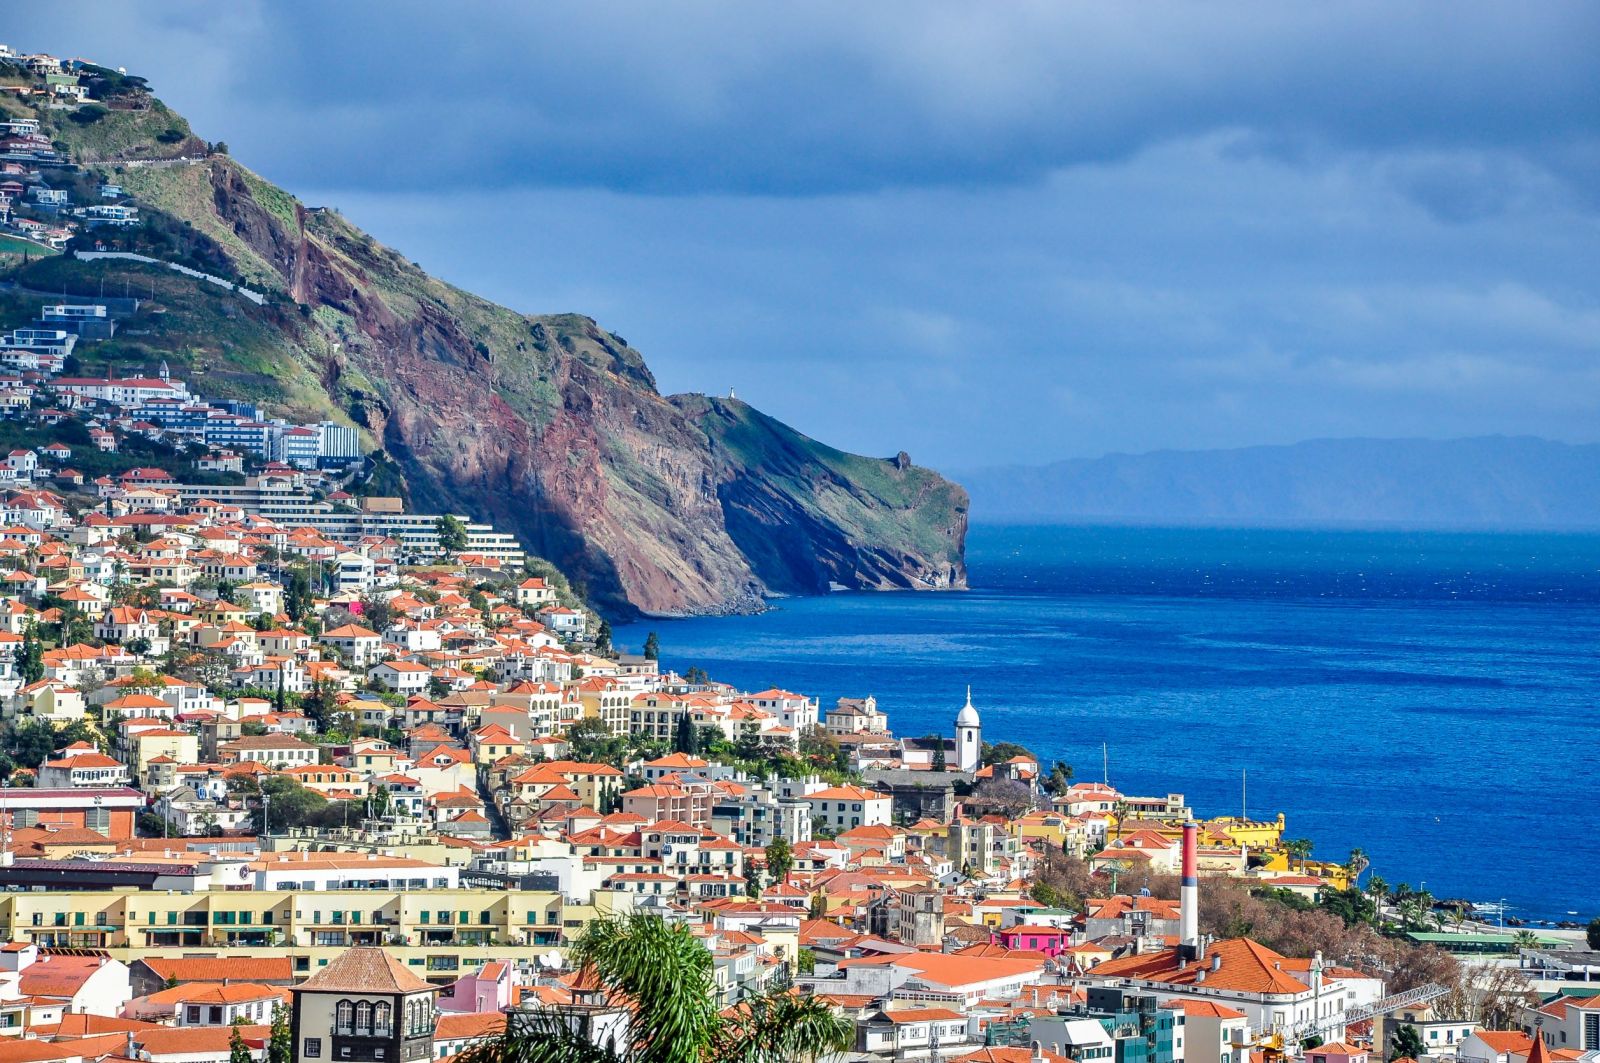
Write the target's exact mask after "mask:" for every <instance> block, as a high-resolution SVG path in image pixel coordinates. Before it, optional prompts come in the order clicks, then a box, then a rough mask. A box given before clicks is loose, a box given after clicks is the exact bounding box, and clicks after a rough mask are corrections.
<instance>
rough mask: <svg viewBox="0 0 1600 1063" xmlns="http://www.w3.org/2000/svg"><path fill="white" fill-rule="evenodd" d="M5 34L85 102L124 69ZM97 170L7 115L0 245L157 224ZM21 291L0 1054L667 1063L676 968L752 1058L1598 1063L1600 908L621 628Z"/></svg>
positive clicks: (287, 433)
mask: <svg viewBox="0 0 1600 1063" xmlns="http://www.w3.org/2000/svg"><path fill="white" fill-rule="evenodd" d="M0 63H3V64H5V65H6V66H7V67H9V68H15V69H20V70H26V71H27V72H28V73H29V75H30V80H29V81H28V82H27V84H25V85H23V86H22V89H26V91H27V93H29V94H43V97H42V99H43V105H44V106H48V107H53V108H62V109H69V110H70V109H80V108H88V107H93V106H96V104H95V102H94V98H93V95H92V92H91V86H93V85H95V84H97V83H104V82H106V81H107V80H108V78H109V77H110V76H111V75H114V74H115V72H111V71H105V70H103V68H98V67H94V66H93V65H92V64H86V63H85V62H83V61H82V60H69V59H60V58H57V57H53V56H48V55H41V54H17V53H13V52H12V51H11V50H10V49H9V48H5V47H4V46H0ZM118 76H120V75H118ZM9 91H14V92H17V91H20V89H18V88H17V87H12V88H11V89H10V90H9ZM82 177H83V175H82V174H81V173H78V172H76V171H74V170H71V167H70V165H69V163H68V161H67V160H65V159H64V158H63V157H62V155H61V153H60V152H59V150H58V149H57V148H56V147H55V146H54V145H53V144H52V142H51V141H50V139H49V138H48V137H47V136H44V135H42V134H41V133H40V129H39V124H38V122H37V121H33V120H30V119H13V120H11V121H9V122H0V233H4V234H6V235H10V236H14V237H16V238H18V239H22V240H25V241H29V242H31V243H32V244H34V245H37V246H39V247H40V248H44V249H50V250H58V249H63V248H66V247H67V246H68V244H69V243H71V242H72V241H73V240H75V239H78V238H80V237H82V236H83V235H84V234H92V233H94V232H96V231H99V230H114V229H117V228H119V227H126V226H131V225H136V224H138V223H139V208H138V206H137V205H136V204H135V203H133V202H131V201H130V200H129V198H128V197H127V195H126V193H125V191H124V189H123V188H122V187H121V186H119V185H116V184H112V183H99V184H96V185H95V186H94V188H93V195H94V197H95V198H94V200H93V201H90V200H88V199H86V198H85V187H86V186H84V185H83V182H82ZM80 250H81V249H80ZM83 253H84V254H95V253H111V254H116V253H117V252H104V251H102V252H93V251H83ZM89 261H92V259H91V260H89ZM146 261H150V260H146ZM213 280H216V281H217V282H218V283H222V284H225V285H229V286H231V284H232V282H229V281H226V280H225V279H221V278H213ZM238 294H240V295H241V296H242V297H245V298H248V297H249V294H250V293H249V290H248V289H241V290H239V292H238ZM12 295H13V296H14V298H16V299H18V300H21V301H22V302H21V303H19V304H18V305H23V304H25V305H26V306H27V307H28V308H29V320H28V321H27V323H26V324H17V325H16V326H15V327H11V328H10V330H9V331H6V332H5V333H4V334H3V335H0V428H4V429H7V430H10V429H15V430H16V434H15V435H10V436H7V437H6V438H8V439H12V440H14V442H15V445H13V446H9V448H8V449H9V452H8V453H5V454H4V455H3V456H0V710H3V711H0V715H3V719H0V733H3V739H4V741H3V743H0V935H3V940H0V1063H56V1061H60V1063H138V1061H146V1063H250V1061H259V1063H300V1061H316V1063H322V1061H324V1060H327V1061H334V1063H340V1061H355V1063H394V1061H405V1063H415V1061H421V1060H447V1059H448V1060H457V1059H459V1060H461V1061H462V1063H487V1061H489V1060H509V1059H510V1058H511V1056H512V1055H513V1047H512V1042H513V1041H514V1039H515V1038H518V1037H532V1038H533V1039H535V1040H536V1041H537V1040H538V1039H540V1038H543V1039H544V1042H545V1043H546V1044H547V1046H548V1045H564V1044H565V1043H566V1041H567V1040H570V1041H572V1042H574V1043H575V1045H576V1047H575V1048H573V1050H572V1052H571V1053H570V1054H566V1055H556V1054H551V1055H540V1054H538V1053H537V1052H527V1053H525V1054H523V1055H519V1056H517V1058H518V1059H522V1060H535V1059H537V1060H540V1061H549V1063H555V1061H556V1060H558V1059H563V1060H564V1059H572V1060H584V1061H587V1063H600V1061H603V1060H614V1059H632V1058H639V1059H650V1060H657V1059H660V1060H666V1059H669V1058H670V1059H674V1060H676V1059H679V1058H689V1057H687V1056H678V1055H672V1056H669V1055H666V1054H664V1053H659V1052H658V1053H657V1054H654V1055H651V1054H648V1053H647V1052H646V1051H645V1049H646V1048H648V1047H650V1046H651V1045H652V1044H654V1045H655V1046H656V1047H657V1048H659V1047H660V1046H661V1045H662V1044H666V1043H669V1042H672V1041H673V1040H674V1039H687V1038H688V1037H689V1033H688V1032H686V1031H684V1030H683V1029H680V1028H678V1027H671V1026H669V1025H667V1024H665V1023H662V1022H661V1019H662V1014H661V1011H662V1010H664V1009H656V1008H655V1007H654V1004H655V1003H656V1002H657V998H658V997H659V998H664V999H668V1000H673V999H674V998H672V997H671V994H672V992H673V990H674V987H676V988H677V989H678V990H680V991H685V990H686V991H687V993H688V994H689V996H691V997H695V998H696V999H693V1000H690V1001H689V1003H688V1004H684V1005H683V1006H682V1010H685V1011H694V1010H695V1008H697V1007H698V1008H703V1009H704V1010H705V1012H706V1013H705V1015H704V1016H703V1019H704V1021H703V1023H702V1024H701V1026H700V1027H699V1029H700V1032H701V1033H703V1034H705V1038H706V1041H707V1043H711V1042H714V1041H716V1040H717V1038H718V1037H725V1038H730V1039H732V1040H727V1041H725V1042H722V1043H734V1042H735V1041H737V1038H736V1037H735V1036H734V1035H733V1034H730V1033H728V1031H730V1030H734V1031H738V1030H748V1029H749V1028H751V1027H753V1026H754V1025H756V1023H755V1021H754V1020H758V1019H762V1018H767V1019H771V1018H772V1017H774V1016H778V1017H783V1016H788V1017H790V1018H791V1019H792V1020H793V1021H792V1023H791V1024H790V1026H789V1031H790V1035H783V1034H773V1035H771V1039H770V1040H769V1041H766V1042H763V1044H762V1046H761V1047H759V1048H748V1047H747V1048H740V1049H738V1050H737V1051H733V1050H730V1051H728V1052H726V1053H724V1054H723V1055H720V1056H716V1055H714V1054H711V1053H709V1052H708V1053H707V1054H706V1055H705V1056H704V1058H707V1059H710V1058H726V1059H738V1060H741V1061H742V1060H750V1061H752V1063H754V1061H760V1063H778V1061H780V1060H787V1059H812V1060H816V1059H827V1060H840V1061H843V1060H850V1061H858V1063H902V1061H906V1063H921V1061H926V1063H952V1061H954V1063H1069V1061H1073V1063H1184V1061H1189V1063H1289V1061H1304V1063H1390V1061H1398V1063H1580V1061H1581V1063H1594V1061H1596V1060H1600V921H1597V925H1593V926H1591V927H1590V928H1589V933H1588V936H1587V938H1585V937H1584V936H1583V935H1582V934H1572V933H1566V934H1557V935H1551V934H1548V933H1546V934H1540V933H1534V932H1533V931H1530V930H1526V929H1524V930H1517V929H1516V928H1512V930H1511V931H1506V930H1504V929H1502V928H1501V927H1496V926H1491V925H1489V924H1488V923H1487V922H1486V921H1485V918H1484V913H1481V912H1476V911H1473V910H1471V909H1470V908H1469V907H1467V906H1465V905H1462V904H1455V905H1452V904H1441V903H1439V902H1437V901H1436V900H1435V899H1434V898H1432V897H1431V896H1430V895H1429V894H1427V892H1426V890H1425V888H1422V887H1419V888H1417V889H1412V888H1410V887H1409V886H1404V885H1398V884H1397V885H1394V886H1391V885H1390V884H1388V883H1386V882H1384V881H1383V880H1382V879H1381V878H1379V876H1378V875H1377V873H1376V871H1375V869H1374V868H1372V867H1371V865H1370V863H1369V861H1368V860H1367V859H1366V857H1365V856H1364V855H1363V854H1362V853H1361V852H1360V851H1359V850H1358V851H1356V852H1352V853H1350V854H1349V855H1348V857H1347V858H1343V859H1338V860H1331V859H1313V858H1312V853H1313V852H1314V851H1315V847H1314V845H1313V843H1312V842H1311V841H1309V840H1307V839H1304V838H1297V837H1293V836H1291V835H1290V833H1289V829H1288V823H1287V819H1286V817H1285V816H1284V815H1283V814H1281V813H1280V814H1276V815H1274V816H1271V817H1269V818H1264V819H1255V818H1246V817H1245V816H1244V815H1243V814H1241V815H1238V816H1234V815H1219V814H1212V810H1206V809H1197V808H1193V807H1191V806H1190V804H1189V802H1188V801H1187V799H1186V798H1185V795H1184V794H1183V793H1182V792H1178V790H1177V789H1174V790H1173V791H1171V792H1166V793H1156V794H1139V793H1132V792H1124V791H1123V790H1121V789H1119V788H1118V787H1117V786H1116V785H1113V783H1112V780H1111V779H1110V778H1108V777H1106V776H1105V774H1104V773H1102V776H1101V777H1100V778H1099V779H1093V778H1081V777H1079V776H1078V775H1077V774H1076V773H1075V772H1074V769H1073V767H1072V766H1071V765H1067V764H1064V763H1062V762H1059V761H1050V760H1047V759H1042V758H1041V757H1040V756H1038V755H1037V754H1036V753H1035V751H1031V750H1028V749H1025V748H1023V747H1021V746H1019V745H1016V744H1014V743H1013V742H1010V741H1008V740H1007V736H1005V735H1003V734H994V733H992V732H991V731H990V730H989V729H987V728H986V727H985V725H984V720H983V706H984V704H985V698H984V691H983V686H982V683H981V679H980V680H979V682H978V685H976V686H974V687H969V688H967V689H966V690H964V691H958V690H955V689H952V690H951V691H950V692H949V702H950V715H949V720H950V723H949V727H948V733H946V734H932V735H920V736H909V735H904V734H896V732H895V730H894V728H893V727H892V726H891V720H890V713H891V711H893V710H894V708H895V706H892V705H880V703H879V702H878V700H877V699H876V698H875V697H874V696H872V694H870V693H869V692H867V691H848V692H840V691H832V692H829V693H828V695H827V696H824V695H822V694H821V693H818V692H795V691H791V690H788V689H785V688H784V687H783V686H781V685H778V684H782V683H783V682H784V679H783V677H782V676H772V677H771V678H770V680H766V681H770V682H771V683H773V684H774V685H773V686H771V687H767V688H765V689H758V690H750V689H742V688H740V687H739V686H737V685H734V684H730V683H727V682H722V681H719V679H718V678H717V677H715V676H712V675H709V674H707V673H706V672H705V671H704V670H703V669H701V668H699V667H696V666H694V665H693V664H692V663H691V662H688V661H682V662H673V661H672V660H671V655H670V646H668V647H663V645H662V640H660V639H658V638H657V636H656V635H655V634H652V635H650V637H649V638H648V640H647V641H645V643H644V644H643V645H641V646H637V647H623V646H619V645H617V644H615V641H614V639H613V633H612V630H611V627H610V625H609V623H608V622H607V621H606V620H605V619H604V618H602V617H601V616H600V615H599V614H597V613H596V612H595V611H594V610H593V609H592V608H591V607H590V605H589V604H588V603H587V602H586V601H585V600H584V596H583V594H582V590H581V588H575V587H573V586H572V585H570V584H569V583H568V582H567V580H566V579H565V578H564V577H563V576H562V575H561V573H560V572H558V571H556V569H555V568H553V567H552V566H549V565H547V564H545V563H544V562H542V561H540V560H539V559H538V558H536V557H533V556H531V555H530V554H529V553H528V552H527V551H526V550H525V549H524V545H523V544H522V543H521V542H519V541H518V540H517V539H516V537H515V536H512V535H510V534H508V533H506V532H503V531H500V530H497V529H496V528H495V527H494V526H493V524H491V523H489V522H480V521H478V520H475V519H474V516H473V515H471V514H460V513H430V512H420V511H417V510H416V509H414V508H413V507H411V506H408V505H407V504H406V502H405V500H404V499H403V498H402V497H400V496H399V495H398V494H393V493H387V492H385V491H383V490H379V489H376V488H375V487H374V484H375V479H374V470H373V469H372V468H371V464H370V463H371V460H372V459H371V457H370V456H368V455H365V454H364V453H363V445H362V436H361V432H360V430H358V428H357V427H355V426H354V425H353V424H349V423H345V421H343V420H337V419H331V418H330V419H319V420H309V419H301V420H291V419H288V418H283V417H273V416H269V413H268V411H267V409H266V408H265V407H264V406H263V404H259V403H252V402H247V401H243V400H235V399H226V398H220V397H215V396H213V397H209V398H208V397H206V396H205V395H203V394H202V392H203V391H204V390H206V389H205V385H204V378H203V377H200V376H196V377H195V378H193V379H186V378H185V376H184V373H183V372H182V371H181V370H180V371H178V372H174V371H173V370H172V368H171V367H170V366H169V365H168V364H167V363H166V362H165V361H162V362H160V363H159V364H152V365H149V366H147V367H144V368H141V369H139V370H138V371H136V372H135V371H131V370H130V371H126V372H123V373H122V374H121V375H118V374H117V373H115V372H113V371H112V370H111V368H110V367H109V366H107V367H105V371H104V372H103V373H102V374H101V375H94V374H89V373H87V372H86V371H85V370H84V369H83V363H84V361H85V360H86V359H88V358H90V353H89V352H90V351H91V350H92V348H93V346H94V344H96V343H100V342H104V341H108V340H111V339H112V338H114V337H115V336H116V335H117V334H118V330H119V328H121V327H122V325H121V323H122V322H124V321H126V320H127V319H128V318H130V317H131V316H132V315H136V314H138V313H139V311H140V305H139V300H138V299H137V298H135V297H133V296H124V297H122V298H115V297H112V298H100V297H96V298H89V297H83V298H81V299H80V298H78V297H73V298H70V299H69V298H65V297H59V298H58V297H47V296H46V294H45V293H32V292H13V293H12ZM124 368H126V367H124ZM664 630H666V631H667V632H668V639H667V640H666V641H668V642H670V629H666V628H664ZM680 668H681V671H680V670H679V669H680ZM1218 740H1221V739H1220V737H1219V738H1218ZM1171 785H1172V786H1173V787H1174V788H1181V787H1182V786H1183V780H1181V779H1173V780H1171ZM1585 946H1587V947H1585ZM630 953H631V954H632V955H634V956H636V957H639V958H642V959H641V962H642V964H643V965H644V966H645V967H647V968H648V970H647V971H646V974H649V972H650V971H667V972H671V973H673V974H674V977H673V978H661V977H656V978H650V977H644V976H641V975H640V974H639V971H638V969H637V967H638V965H635V968H634V969H631V970H630V968H629V965H628V963H627V962H626V961H627V957H628V955H629V954H630ZM658 961H659V962H660V963H661V964H662V965H663V966H661V967H659V968H657V967H655V966H653V965H655V964H657V962H658ZM674 965H677V966H674ZM679 974H681V975H682V976H683V977H682V978H678V977H677V975H679ZM664 982H667V983H670V984H663V983H664ZM676 1003H681V999H680V1000H677V1001H676ZM785 1009H791V1010H785ZM780 1025H781V1024H780ZM813 1030H820V1031H823V1033H822V1034H819V1035H818V1037H817V1038H816V1039H815V1040H806V1039H805V1038H803V1037H801V1036H800V1034H801V1033H803V1032H808V1031H813ZM708 1031H709V1032H708ZM523 1048H524V1049H525V1048H526V1045H523ZM629 1048H631V1050H632V1051H631V1053H630V1052H629V1051H626V1050H627V1049H629ZM552 1051H553V1050H552Z"/></svg>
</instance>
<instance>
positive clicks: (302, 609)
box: [283, 568, 316, 624]
mask: <svg viewBox="0 0 1600 1063" xmlns="http://www.w3.org/2000/svg"><path fill="white" fill-rule="evenodd" d="M315 610H316V601H315V599H314V597H313V596H312V593H311V577H310V576H308V575H306V570H305V569H304V568H297V569H295V571H294V574H293V575H291V576H290V577H289V588H288V591H287V593H285V594H284V596H283V611H284V612H285V613H287V614H289V619H290V620H292V621H294V622H295V623H296V624H298V623H300V622H301V621H303V620H304V619H305V618H306V617H307V616H310V615H311V614H312V613H313V612H314V611H315Z"/></svg>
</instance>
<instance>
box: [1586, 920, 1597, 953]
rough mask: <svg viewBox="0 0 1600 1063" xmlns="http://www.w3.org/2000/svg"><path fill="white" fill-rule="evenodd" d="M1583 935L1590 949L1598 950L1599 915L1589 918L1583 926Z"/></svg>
mask: <svg viewBox="0 0 1600 1063" xmlns="http://www.w3.org/2000/svg"><path fill="white" fill-rule="evenodd" d="M1583 936H1584V937H1585V938H1586V939H1587V940H1588V942H1589V947H1590V948H1591V949H1595V950H1600V915H1597V916H1595V917H1594V918H1593V919H1591V920H1589V925H1588V926H1586V927H1584V930H1583Z"/></svg>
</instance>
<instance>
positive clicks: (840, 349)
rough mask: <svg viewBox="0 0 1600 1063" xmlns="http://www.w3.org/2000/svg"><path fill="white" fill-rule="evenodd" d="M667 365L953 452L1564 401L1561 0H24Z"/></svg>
mask: <svg viewBox="0 0 1600 1063" xmlns="http://www.w3.org/2000/svg"><path fill="white" fill-rule="evenodd" d="M5 21H6V34H7V35H8V37H9V40H8V43H10V44H11V45H12V46H13V47H17V48H23V49H28V50H46V51H51V52H55V53H57V54H63V55H82V56H84V57H86V58H90V59H93V60H95V61H97V62H101V63H104V64H106V65H111V66H123V67H126V68H127V69H128V70H129V71H131V72H133V73H137V74H141V75H144V76H146V77H148V78H149V79H150V80H151V83H152V85H153V87H154V89H155V91H156V92H157V93H158V94H159V95H160V96H161V97H162V98H163V99H165V100H166V101H167V102H168V103H169V104H171V105H172V106H174V107H175V108H177V109H178V110H179V111H181V112H182V113H184V114H185V115H186V116H187V117H188V118H189V119H190V121H191V122H192V124H193V125H194V127H195V130H196V132H197V133H199V134H200V135H201V136H204V137H207V138H208V139H212V140H224V141H226V142H227V144H228V145H229V148H230V151H231V153H232V154H233V156H234V157H235V158H237V159H238V160H240V161H241V162H243V163H245V164H246V165H248V166H250V167H251V168H253V169H255V170H257V171H258V172H260V173H262V174H264V175H266V176H267V177H269V178H271V179H272V180H274V181H276V182H278V183H280V184H282V185H284V186H285V187H287V188H288V189H289V190H291V191H292V192H294V193H296V194H297V195H299V196H300V197H301V198H302V199H303V200H305V201H306V202H308V203H312V204H323V205H330V206H337V207H339V209H340V210H341V211H343V213H344V214H345V215H346V216H347V217H348V218H350V219H351V220H352V221H354V222H355V223H357V224H358V225H361V226H363V227H364V228H366V229H368V230H369V231H371V232H372V233H374V234H375V235H376V236H377V237H378V238H379V239H381V240H383V241H384V242H386V243H389V244H392V245H394V246H396V247H398V248H400V249H401V250H402V251H404V252H405V253H406V254H407V255H408V256H409V257H410V258H412V259H414V260H416V261H417V262H419V263H420V264H422V266H423V267H424V268H426V269H428V270H429V271H430V272H432V273H434V274H436V275H438V276H440V277H443V278H444V279H446V280H449V281H451V282H453V283H456V284H458V285H460V286H462V287H465V288H468V289H471V290H473V291H476V292H479V293H481V294H483V295H486V296H488V297H490V298H493V299H496V300H498V301H500V302H503V303H505V304H507V305H509V306H512V307H515V308H516V309H518V310H523V311H527V312H534V313H538V312H557V311H576V312H581V313H586V314H589V315H591V316H593V317H595V318H596V319H598V320H599V321H600V322H601V323H602V324H603V325H604V326H605V327H607V328H608V329H611V330H612V331H614V332H617V333H618V334H620V335H622V336H623V337H625V338H626V339H627V340H628V342H629V343H631V344H632V345H633V346H635V347H637V348H638V349H639V350H640V351H642V352H643V353H644V355H645V357H646V358H647V360H648V361H649V363H650V365H651V367H652V369H653V370H654V372H655V373H656V376H657V379H658V381H659V383H660V386H661V388H662V390H663V391H664V392H668V393H670V392H675V391H711V392H722V393H725V392H726V391H727V390H728V389H730V388H732V389H735V390H736V392H737V394H738V395H739V397H740V398H743V399H746V400H748V401H750V402H752V403H754V404H755V405H757V406H758V407H760V408H762V409H764V410H766V411H768V412H769V413H772V414H774V415H776V416H778V417H780V418H782V419H784V420H785V421H788V422H789V423H790V424H792V425H794V426H795V427H797V428H799V429H801V430H802V431H804V432H807V433H808V434H810V435H813V436H816V437H817V438H820V439H823V440H825V441H827V442H829V443H832V444H834V445H836V446H840V447H844V448H846V449H850V450H855V451H859V452H863V453H869V454H880V455H888V454H893V453H894V452H896V451H898V450H902V449H904V450H907V451H909V452H910V453H911V455H912V457H913V459H914V460H916V461H918V462H919V463H921V464H930V465H935V466H938V467H941V468H948V469H957V470H959V469H962V468H973V467H978V466H984V465H993V464H1009V463H1023V464H1036V463H1042V462H1046V461H1051V460H1056V459H1061V458H1070V457H1093V456H1097V455H1100V454H1103V453H1107V452H1139V451H1146V450H1154V449H1166V448H1177V449H1197V448H1210V447H1234V446H1244V445H1255V444H1272V443H1288V442H1295V441H1299V440H1302V439H1308V438H1319V437H1341V436H1423V437H1435V438H1447V437H1454V436H1465V435H1484V434H1491V433H1506V434H1536V435H1542V436H1545V437H1548V438H1553V439H1560V440H1566V441H1570V442H1594V441H1597V440H1600V181H1597V179H1596V178H1597V177H1600V62H1596V61H1595V56H1596V55H1597V54H1600V6H1597V5H1594V4H1583V3H1562V2H1551V3H1541V4H1536V5H1520V4H1518V5H1512V4H1504V3H1479V2H1474V0H1465V2H1461V3H1452V4H1438V3H1430V4H1414V3H1403V2H1402V3H1394V2H1385V3H1365V2H1360V0H1352V2H1349V3H1343V4H1324V5H1309V4H1281V3H1259V4H1256V3H1233V4H1226V5H1222V4H1201V3H1162V2H1159V0H1157V2H1153V3H1148V4H1141V5H1113V4H1080V3H1065V2H1050V3H1032V2H1027V0H1019V2H1015V3H1007V4H992V3H979V2H974V3H941V2H928V3H920V4H904V3H896V2H875V3H872V4H861V3H830V2H816V3H808V4H796V5H774V4H761V3H756V4H751V3H748V2H737V3H735V2H729V3H721V2H711V0H706V2H695V0H687V2H680V3H674V4H660V3H639V4H631V3H596V2H593V0H583V2H575V3H563V2H541V3H539V4H524V3H512V2H509V0H508V2H488V0H482V2H472V3H460V4H440V3H438V2H437V0H434V2H430V3H422V2H417V0H336V2H333V3H329V2H327V0H318V2H316V3H303V2H299V0H261V2H252V0H232V2H230V3H228V4H216V3H214V2H210V0H195V2H158V0H152V2H147V3H109V2H88V3H82V4H70V5H66V4H29V5H25V6H23V7H21V8H20V9H19V10H15V11H8V12H7V15H6V20H5Z"/></svg>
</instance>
